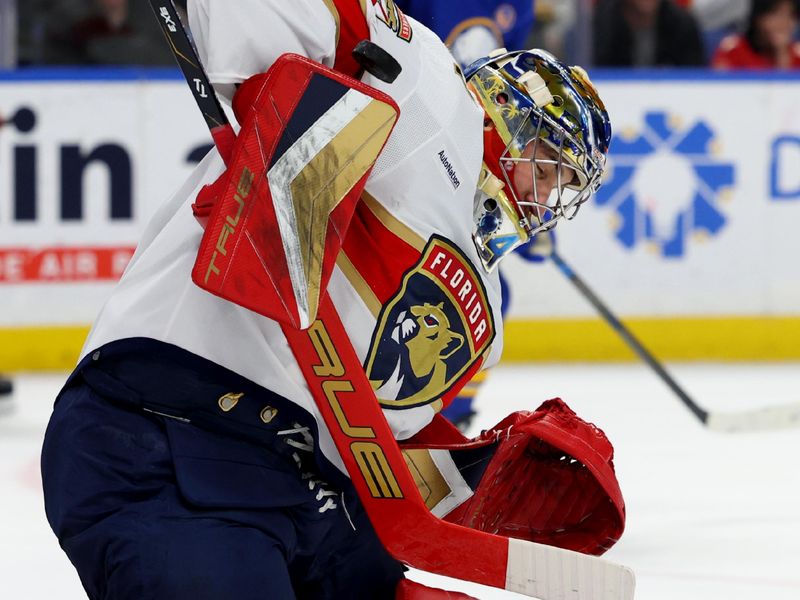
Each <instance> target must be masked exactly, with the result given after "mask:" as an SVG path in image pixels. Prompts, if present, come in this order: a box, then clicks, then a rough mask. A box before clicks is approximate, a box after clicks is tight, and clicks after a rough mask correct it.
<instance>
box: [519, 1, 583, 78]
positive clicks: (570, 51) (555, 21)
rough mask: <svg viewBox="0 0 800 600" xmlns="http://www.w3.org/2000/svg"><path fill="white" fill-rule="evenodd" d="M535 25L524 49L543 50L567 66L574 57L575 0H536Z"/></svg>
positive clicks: (576, 15) (576, 9)
mask: <svg viewBox="0 0 800 600" xmlns="http://www.w3.org/2000/svg"><path fill="white" fill-rule="evenodd" d="M535 8H536V11H535V17H536V18H535V25H534V27H533V29H532V30H531V32H530V37H529V39H528V42H526V44H525V47H526V48H544V49H545V50H548V51H549V52H552V53H553V54H555V55H556V56H558V57H559V58H560V59H562V60H564V61H566V62H567V63H569V64H572V63H574V62H581V63H585V62H586V60H584V61H577V60H575V58H573V55H574V48H573V45H574V39H573V34H574V29H575V24H576V20H577V18H578V1H577V0H537V2H536V6H535Z"/></svg>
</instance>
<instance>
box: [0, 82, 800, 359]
mask: <svg viewBox="0 0 800 600" xmlns="http://www.w3.org/2000/svg"><path fill="white" fill-rule="evenodd" d="M595 79H596V83H597V85H598V87H599V88H600V91H601V93H602V95H603V97H604V98H605V99H606V101H607V107H608V110H609V113H610V115H611V118H612V125H613V128H614V132H615V137H614V142H613V144H612V152H611V159H610V165H609V166H610V169H609V177H608V179H607V181H606V184H605V186H604V188H603V190H601V193H600V194H599V195H598V197H597V198H595V199H594V200H593V201H592V202H591V203H590V204H589V205H587V206H586V207H584V208H583V209H582V211H581V214H580V215H579V217H578V218H577V219H576V220H574V221H573V222H570V223H564V224H562V225H560V226H559V227H558V229H557V237H558V240H557V243H558V247H559V250H560V252H561V254H562V255H563V256H564V257H565V258H566V259H567V260H568V261H569V262H570V264H572V266H573V267H574V268H575V269H576V271H578V272H579V274H580V275H581V276H582V277H583V278H584V279H586V281H587V282H588V283H589V284H590V285H591V286H592V287H593V288H594V289H595V291H596V292H597V293H598V294H599V295H600V296H601V297H602V298H603V299H604V300H605V301H606V302H607V303H608V304H609V306H610V307H611V308H612V310H614V311H615V312H616V313H617V314H618V315H619V316H621V317H623V318H625V319H626V320H629V322H630V323H631V325H632V327H633V329H634V331H635V332H636V333H638V334H639V335H641V337H642V339H643V340H644V341H645V342H646V343H647V344H648V345H649V346H650V347H652V349H653V350H655V351H656V353H657V354H658V355H659V356H661V357H664V358H677V359H708V358H718V359H748V360H752V359H756V360H758V359H768V360H774V359H800V266H798V257H800V236H798V235H797V233H796V228H797V224H798V223H800V112H798V111H797V108H796V107H797V106H799V105H800V76H797V75H789V74H784V75H780V74H769V75H730V74H719V73H709V72H705V71H684V72H680V73H675V72H662V71H640V72H637V73H636V74H635V75H634V74H631V73H628V72H598V73H597V74H596V76H595ZM0 116H2V117H4V118H6V119H9V118H11V117H14V118H13V120H12V122H10V123H8V124H7V125H6V126H5V127H3V128H0V306H2V307H3V310H2V311H0V371H2V370H11V369H30V368H63V367H65V366H69V365H70V364H71V363H72V362H74V360H75V357H76V355H77V352H78V350H79V348H80V346H81V343H82V341H83V338H84V337H85V335H86V332H87V330H88V326H89V324H90V323H91V321H92V319H93V318H94V315H95V314H96V313H97V311H98V310H99V309H100V307H101V306H102V303H103V299H104V297H105V296H106V295H107V294H108V293H109V291H110V289H111V287H112V286H113V283H114V281H115V280H116V279H117V278H118V277H119V275H120V274H121V272H122V270H123V269H124V266H125V264H126V263H127V260H128V259H129V257H130V255H131V254H132V252H133V249H134V248H135V244H136V240H137V238H138V236H139V234H140V232H141V231H142V228H143V226H144V224H145V223H146V222H147V219H148V217H149V215H151V214H152V213H153V212H154V211H155V210H157V208H158V206H159V205H160V204H161V203H162V202H164V201H165V199H166V198H167V197H168V196H169V195H170V194H171V193H172V192H173V191H174V190H175V189H176V187H177V186H178V185H179V184H180V183H181V181H182V180H183V179H184V178H185V177H186V176H187V175H188V174H189V173H190V172H191V170H192V168H193V165H194V164H195V163H196V161H197V160H199V158H200V157H202V155H203V154H204V153H205V151H206V150H207V148H208V145H209V144H210V139H209V137H208V134H207V133H206V129H205V125H204V122H203V120H202V118H201V117H200V116H199V114H197V111H196V109H195V108H194V106H193V103H192V99H191V97H190V95H189V93H188V92H187V90H186V89H185V84H184V83H183V81H182V80H180V79H179V78H178V75H177V73H176V72H174V71H172V70H164V71H154V70H147V71H140V70H114V71H108V70H104V71H84V70H81V71H78V70H67V71H62V70H58V71H49V70H48V71H30V72H25V71H21V72H16V73H10V74H9V73H7V74H4V75H2V74H0ZM504 273H505V274H506V275H507V276H508V278H509V280H510V281H511V286H512V303H511V313H510V315H511V320H510V322H509V324H508V327H507V335H506V352H505V358H506V359H508V360H547V359H554V360H570V359H574V360H609V359H611V360H619V359H628V358H631V357H632V354H630V353H629V352H628V351H627V350H626V349H625V347H624V345H623V344H622V343H621V342H620V341H619V340H618V339H617V338H616V336H615V334H614V333H613V332H612V331H611V330H610V329H609V328H608V327H607V326H605V325H604V323H603V322H602V321H600V320H599V319H598V317H597V315H596V313H595V312H594V310H593V309H592V307H591V306H590V305H589V304H588V303H587V302H586V301H585V299H584V298H582V297H581V295H580V294H579V293H578V292H577V291H576V290H575V289H574V288H573V287H572V286H571V285H570V283H569V282H568V281H567V280H566V279H565V278H564V276H563V275H561V274H560V273H559V272H558V271H557V270H556V269H555V268H554V267H553V266H552V265H551V264H549V263H547V264H544V265H541V264H528V263H525V262H523V261H522V260H520V259H518V258H516V257H513V258H511V259H509V261H508V263H507V264H506V265H505V269H504Z"/></svg>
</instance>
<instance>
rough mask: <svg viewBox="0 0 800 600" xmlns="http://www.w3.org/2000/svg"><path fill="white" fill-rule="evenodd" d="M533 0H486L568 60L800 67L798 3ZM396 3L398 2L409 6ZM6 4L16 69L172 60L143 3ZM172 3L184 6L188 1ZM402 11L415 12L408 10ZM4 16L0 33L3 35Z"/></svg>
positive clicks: (529, 39) (506, 23) (533, 40)
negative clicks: (524, 9) (523, 5)
mask: <svg viewBox="0 0 800 600" xmlns="http://www.w3.org/2000/svg"><path fill="white" fill-rule="evenodd" d="M529 1H530V3H531V5H532V8H533V10H531V11H529V12H530V16H525V17H524V18H523V17H522V15H520V19H519V20H517V19H516V15H518V14H519V5H520V3H519V2H514V1H512V0H482V3H483V4H484V5H486V9H487V11H489V14H492V12H491V11H493V14H494V15H495V18H496V21H497V25H498V27H499V29H502V30H506V29H508V28H516V29H517V30H519V28H520V26H522V27H525V28H526V29H525V31H526V32H527V36H525V37H523V38H522V39H524V40H525V42H524V43H525V45H526V46H528V47H540V48H546V49H548V50H550V51H552V52H553V53H554V54H556V55H558V56H560V57H563V58H564V59H566V60H568V61H572V62H580V63H582V64H588V65H596V66H608V67H662V66H663V67H671V66H678V67H698V66H712V67H715V68H720V69H735V68H781V69H787V68H798V67H800V43H798V39H799V38H798V19H799V18H800V0H529ZM430 2H431V3H439V4H440V5H443V6H446V7H447V9H448V10H449V11H450V12H451V13H453V14H455V15H456V16H457V17H458V19H459V20H460V21H461V22H462V23H467V22H468V21H469V19H470V17H471V16H472V15H470V14H464V15H460V14H458V11H459V10H460V9H461V10H463V4H464V3H461V2H459V0H430ZM12 4H13V5H15V6H14V8H11V6H12ZM397 4H398V5H399V6H400V7H401V8H403V7H404V6H403V5H404V4H409V5H413V4H414V3H413V2H411V1H410V0H409V1H408V2H403V1H402V0H397ZM473 4H474V3H473ZM4 5H5V6H6V7H7V9H8V10H15V12H16V16H15V18H16V38H17V40H18V42H17V47H16V52H15V62H16V64H18V65H20V66H28V65H65V64H69V65H74V64H80V65H145V66H153V65H172V64H173V62H172V57H171V55H170V53H169V51H168V49H167V46H166V44H164V43H163V41H162V39H161V33H160V31H159V29H158V25H157V23H156V22H155V19H154V18H153V15H152V13H151V9H150V6H149V4H148V3H147V2H143V1H139V2H131V1H130V0H24V1H22V0H0V12H2V7H3V6H4ZM178 5H179V7H180V8H183V7H185V0H184V1H182V2H178ZM420 6H421V5H420ZM406 11H407V12H409V14H410V15H411V16H415V14H414V9H412V8H406ZM515 11H517V12H515ZM2 19H3V17H2V16H0V31H9V30H8V29H7V28H4V27H3V24H2ZM7 19H8V17H6V20H7ZM8 35H9V34H7V33H6V34H5V37H6V38H8ZM509 49H513V48H509Z"/></svg>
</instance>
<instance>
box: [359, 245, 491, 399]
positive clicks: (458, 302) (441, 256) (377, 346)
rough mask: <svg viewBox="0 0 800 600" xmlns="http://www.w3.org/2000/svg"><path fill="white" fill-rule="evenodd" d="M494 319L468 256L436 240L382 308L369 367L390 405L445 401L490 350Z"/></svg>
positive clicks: (381, 396)
mask: <svg viewBox="0 0 800 600" xmlns="http://www.w3.org/2000/svg"><path fill="white" fill-rule="evenodd" d="M493 339H494V321H493V318H492V313H491V309H490V308H489V306H488V303H487V301H486V293H485V290H484V288H483V284H482V282H481V280H480V278H479V277H478V276H477V275H476V272H475V269H474V268H473V266H472V264H471V263H470V262H469V260H468V259H467V258H466V257H465V256H464V255H463V254H461V253H460V252H459V251H458V249H456V248H455V247H454V246H453V245H451V244H450V243H449V242H447V241H446V240H444V239H442V238H438V237H434V238H432V239H431V241H430V242H429V243H428V245H427V247H426V248H425V250H424V251H423V253H422V257H421V259H420V261H419V262H418V263H417V264H416V265H415V266H414V267H413V268H412V269H411V270H410V271H408V272H407V273H406V274H405V276H404V278H403V284H402V286H401V288H400V290H399V291H398V293H397V294H395V296H394V297H393V298H392V299H391V300H390V301H389V302H388V303H387V304H386V305H385V306H384V307H383V310H382V311H381V314H380V317H379V318H378V324H377V327H376V329H375V333H374V334H373V337H372V344H371V346H370V351H369V355H368V359H367V364H366V371H367V375H368V376H369V378H370V382H371V383H372V387H373V389H374V390H375V394H376V396H377V397H378V400H379V401H380V403H381V405H383V406H384V407H385V408H396V409H402V408H413V407H414V406H420V405H423V404H428V403H430V402H435V401H436V400H438V399H439V398H441V397H442V396H443V395H444V394H445V393H446V392H447V391H448V390H449V389H450V388H451V387H452V386H453V385H454V384H455V383H456V382H457V381H458V380H459V378H460V377H461V376H462V375H463V374H464V373H465V372H466V371H467V369H469V367H470V366H471V365H472V364H473V363H474V362H475V361H476V360H477V359H478V358H480V357H481V356H482V355H483V354H484V352H486V350H487V349H488V348H489V346H490V344H491V342H492V340H493Z"/></svg>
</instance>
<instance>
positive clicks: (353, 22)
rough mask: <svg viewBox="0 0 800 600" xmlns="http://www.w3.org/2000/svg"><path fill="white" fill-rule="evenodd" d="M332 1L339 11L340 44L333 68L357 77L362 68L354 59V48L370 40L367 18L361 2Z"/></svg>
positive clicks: (355, 0)
mask: <svg viewBox="0 0 800 600" xmlns="http://www.w3.org/2000/svg"><path fill="white" fill-rule="evenodd" d="M332 1H333V5H334V6H335V7H336V10H337V11H339V44H338V45H337V46H336V61H335V62H334V63H333V68H334V69H336V70H337V71H339V72H340V73H344V74H345V75H349V76H350V77H357V76H358V74H359V73H360V72H361V66H360V65H359V64H358V63H357V62H356V60H355V59H354V58H353V48H355V47H356V44H358V42H360V41H361V40H368V39H369V26H368V25H367V18H366V16H365V15H364V11H363V10H362V7H361V2H360V1H359V0H332Z"/></svg>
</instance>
